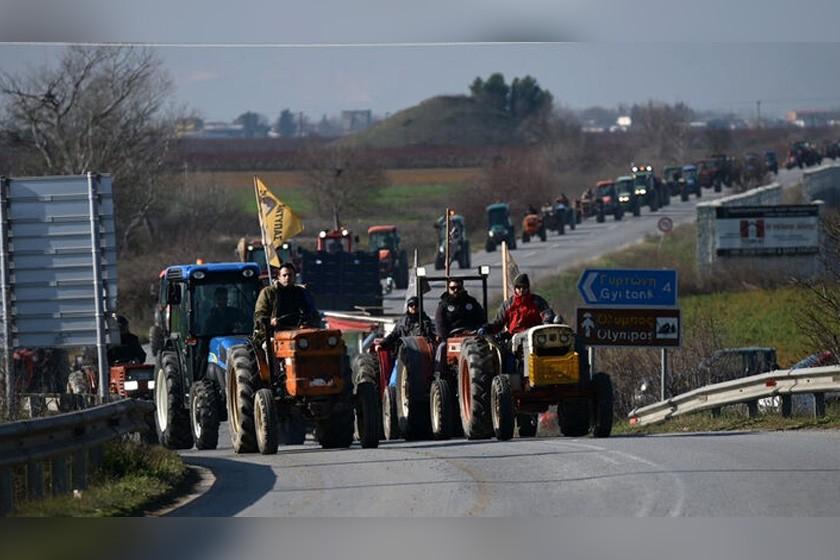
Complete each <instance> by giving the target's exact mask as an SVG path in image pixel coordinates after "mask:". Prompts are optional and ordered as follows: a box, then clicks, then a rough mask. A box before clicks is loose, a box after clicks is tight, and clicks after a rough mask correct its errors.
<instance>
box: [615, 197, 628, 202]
mask: <svg viewBox="0 0 840 560" xmlns="http://www.w3.org/2000/svg"><path fill="white" fill-rule="evenodd" d="M618 200H619V202H630V197H629V196H619V197H618Z"/></svg>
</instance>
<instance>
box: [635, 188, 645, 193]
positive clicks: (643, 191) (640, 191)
mask: <svg viewBox="0 0 840 560" xmlns="http://www.w3.org/2000/svg"><path fill="white" fill-rule="evenodd" d="M636 194H647V190H646V189H639V190H637V191H636Z"/></svg>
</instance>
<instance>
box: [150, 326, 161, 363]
mask: <svg viewBox="0 0 840 560" xmlns="http://www.w3.org/2000/svg"><path fill="white" fill-rule="evenodd" d="M149 348H150V350H151V351H152V356H157V355H158V354H159V353H160V351H161V350H162V349H163V329H161V328H160V327H159V326H158V325H152V326H151V327H149Z"/></svg>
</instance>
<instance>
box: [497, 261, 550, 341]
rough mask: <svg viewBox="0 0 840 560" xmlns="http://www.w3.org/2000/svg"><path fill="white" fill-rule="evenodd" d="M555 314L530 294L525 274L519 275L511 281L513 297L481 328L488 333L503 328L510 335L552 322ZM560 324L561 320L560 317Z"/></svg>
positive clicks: (540, 300)
mask: <svg viewBox="0 0 840 560" xmlns="http://www.w3.org/2000/svg"><path fill="white" fill-rule="evenodd" d="M555 317H556V314H555V313H554V310H553V309H551V306H550V305H549V304H548V302H547V301H545V299H543V298H542V297H540V296H538V295H537V294H532V293H531V281H530V279H529V278H528V275H527V274H519V275H518V276H517V277H516V278H515V279H514V280H513V295H512V296H511V297H509V298H508V299H507V300H505V301H504V303H502V305H501V307H499V311H498V313H496V317H495V318H494V319H493V321H492V322H490V323H488V324H487V325H486V326H485V327H483V329H484V331H486V332H489V333H495V332H499V331H500V330H502V329H503V328H504V329H505V330H506V331H507V332H509V333H510V334H511V335H514V334H516V333H519V332H522V331H525V330H528V329H530V328H531V327H535V326H537V325H542V324H547V323H552V322H554V320H555ZM560 322H563V318H562V317H560Z"/></svg>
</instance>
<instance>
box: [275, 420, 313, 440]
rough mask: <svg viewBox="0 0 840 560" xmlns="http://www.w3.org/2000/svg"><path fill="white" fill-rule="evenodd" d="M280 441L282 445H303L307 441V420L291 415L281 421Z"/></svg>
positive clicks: (279, 424) (279, 426) (279, 425)
mask: <svg viewBox="0 0 840 560" xmlns="http://www.w3.org/2000/svg"><path fill="white" fill-rule="evenodd" d="M278 429H279V437H278V438H277V439H278V441H279V442H280V443H281V444H282V445H303V442H305V441H306V420H305V419H304V418H303V416H300V415H298V414H290V415H288V416H286V417H282V418H280V419H279V423H278Z"/></svg>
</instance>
